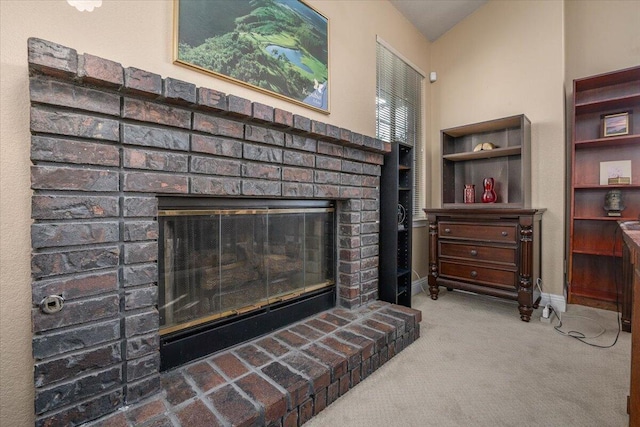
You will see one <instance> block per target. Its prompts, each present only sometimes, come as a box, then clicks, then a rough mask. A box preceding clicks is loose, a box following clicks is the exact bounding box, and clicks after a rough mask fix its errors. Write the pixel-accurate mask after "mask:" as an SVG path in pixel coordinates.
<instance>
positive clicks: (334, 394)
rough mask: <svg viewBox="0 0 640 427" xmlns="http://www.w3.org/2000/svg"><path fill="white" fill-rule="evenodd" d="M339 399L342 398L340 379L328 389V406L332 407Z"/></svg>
mask: <svg viewBox="0 0 640 427" xmlns="http://www.w3.org/2000/svg"><path fill="white" fill-rule="evenodd" d="M338 397H340V379H337V380H335V381H334V382H332V383H331V384H330V385H329V387H327V405H331V404H332V403H333V402H335V401H336V400H337V399H338Z"/></svg>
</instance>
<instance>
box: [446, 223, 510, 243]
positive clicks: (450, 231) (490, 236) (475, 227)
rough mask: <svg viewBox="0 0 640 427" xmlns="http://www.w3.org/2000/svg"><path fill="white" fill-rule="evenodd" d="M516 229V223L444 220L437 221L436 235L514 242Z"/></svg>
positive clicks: (447, 237)
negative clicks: (473, 222)
mask: <svg viewBox="0 0 640 427" xmlns="http://www.w3.org/2000/svg"><path fill="white" fill-rule="evenodd" d="M517 231H518V227H517V226H516V224H482V223H475V224H471V223H464V222H445V221H443V222H440V223H438V236H439V237H440V238H441V239H449V238H451V239H466V240H481V241H487V242H505V243H516V234H517Z"/></svg>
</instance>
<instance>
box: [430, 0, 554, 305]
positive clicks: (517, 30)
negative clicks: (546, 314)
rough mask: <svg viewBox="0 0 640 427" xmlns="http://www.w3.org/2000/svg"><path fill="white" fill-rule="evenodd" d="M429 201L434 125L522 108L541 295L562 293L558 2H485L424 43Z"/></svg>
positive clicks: (435, 171) (435, 165)
mask: <svg viewBox="0 0 640 427" xmlns="http://www.w3.org/2000/svg"><path fill="white" fill-rule="evenodd" d="M431 55H432V56H431V58H432V67H433V68H434V69H435V71H437V73H438V81H437V82H436V83H434V84H433V85H432V98H431V104H430V105H431V108H430V111H431V121H432V124H433V126H432V128H431V132H430V137H431V141H432V148H433V152H432V161H431V173H432V175H431V176H432V179H433V181H432V187H431V191H432V203H433V206H440V203H441V193H440V185H441V176H442V175H441V164H440V157H439V156H440V145H439V144H438V143H437V141H438V140H439V138H440V135H439V130H440V129H446V128H449V127H454V126H459V125H464V124H469V123H476V122H482V121H486V120H491V119H497V118H500V117H507V116H512V115H517V114H525V115H526V116H527V117H528V118H529V120H531V123H532V126H531V127H532V135H531V145H532V149H531V152H532V162H531V163H532V165H531V175H532V183H531V187H532V207H534V208H546V209H547V211H546V212H545V213H544V215H543V217H542V251H543V254H542V269H543V272H542V280H543V284H544V292H545V293H553V294H560V295H561V294H562V289H563V259H564V245H563V241H564V211H565V200H564V184H565V183H564V167H565V166H564V156H565V154H564V147H565V139H564V96H563V90H564V89H563V83H564V52H563V4H562V2H560V1H544V2H541V1H491V2H489V3H487V4H486V5H485V6H483V7H481V8H480V9H478V10H477V11H476V12H475V13H474V14H472V15H471V16H469V17H468V18H467V19H465V20H464V21H463V22H462V23H460V24H458V25H457V26H456V27H454V28H453V29H452V30H450V31H449V32H447V33H446V34H445V35H444V36H442V37H441V38H440V39H438V40H436V41H435V42H434V43H433V45H432V49H431Z"/></svg>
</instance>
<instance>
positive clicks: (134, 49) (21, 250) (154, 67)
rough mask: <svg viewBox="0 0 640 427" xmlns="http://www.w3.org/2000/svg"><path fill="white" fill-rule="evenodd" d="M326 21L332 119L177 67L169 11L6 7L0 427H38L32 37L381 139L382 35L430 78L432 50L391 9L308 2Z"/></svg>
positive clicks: (130, 5) (168, 5)
mask: <svg viewBox="0 0 640 427" xmlns="http://www.w3.org/2000/svg"><path fill="white" fill-rule="evenodd" d="M308 3H309V4H310V5H312V6H313V7H315V8H316V9H317V10H318V11H319V12H321V13H322V14H323V15H325V16H326V17H327V18H329V25H330V79H331V82H330V85H331V87H330V90H331V95H330V96H331V114H330V115H324V114H322V113H318V112H315V111H312V110H310V109H307V108H304V107H301V106H298V105H295V104H291V103H288V102H286V101H283V100H280V99H277V98H274V97H270V96H268V95H266V94H263V93H260V92H256V91H253V90H250V89H246V88H243V87H240V86H237V85H234V84H231V83H229V82H226V81H223V80H220V79H216V78H214V77H211V76H209V75H205V74H202V73H199V72H196V71H193V70H190V69H187V68H184V67H179V66H176V65H174V64H173V63H172V41H173V34H172V31H173V2H172V1H170V0H154V1H141V0H138V1H134V0H104V1H103V4H102V6H101V7H100V8H98V9H95V10H94V11H93V12H90V13H89V12H79V11H77V10H76V9H74V8H72V7H71V6H69V5H68V4H67V2H66V1H64V0H39V1H23V0H0V43H1V44H0V55H1V58H0V67H1V69H0V97H1V98H0V105H1V107H2V108H1V111H0V123H1V124H2V126H1V128H0V233H1V238H0V267H1V269H0V357H1V358H2V359H1V361H0V425H2V426H11V427H20V426H29V425H33V361H32V356H31V318H30V309H31V284H30V271H31V269H30V248H31V244H30V224H31V220H30V215H31V213H30V197H31V191H30V189H29V187H30V178H29V165H30V161H29V146H30V134H29V94H28V70H27V38H28V37H38V38H42V39H46V40H50V41H53V42H55V43H59V44H62V45H65V46H68V47H71V48H74V49H76V50H77V51H78V52H79V53H90V54H92V55H96V56H99V57H103V58H106V59H110V60H114V61H116V62H120V63H121V64H122V65H123V66H125V67H129V66H132V67H137V68H140V69H143V70H147V71H151V72H154V73H157V74H160V75H161V76H163V77H173V78H177V79H181V80H184V81H188V82H191V83H194V84H195V85H196V86H199V87H208V88H213V89H217V90H220V91H222V92H225V93H228V94H234V95H237V96H241V97H244V98H248V99H250V100H252V101H256V102H261V103H264V104H269V105H272V106H275V107H278V108H281V109H284V110H287V111H291V112H293V113H295V114H300V115H303V116H306V117H309V118H311V119H315V120H319V121H323V122H326V123H330V124H333V125H336V126H340V127H344V128H347V129H350V130H352V131H355V132H358V133H362V134H365V135H370V136H375V90H376V89H375V88H376V77H375V75H376V62H375V55H376V45H375V43H376V35H380V36H381V37H382V38H384V39H385V40H386V41H387V42H388V43H390V44H391V45H392V46H394V47H395V48H396V49H397V50H398V51H400V52H401V53H402V54H403V55H404V56H406V57H407V58H409V59H410V60H411V61H412V62H414V63H415V64H417V65H418V66H419V67H421V68H422V69H424V70H428V69H429V47H430V44H429V42H428V41H427V40H426V39H425V38H424V37H422V35H420V34H419V33H418V32H417V30H415V28H413V27H412V26H411V25H410V24H409V23H408V21H407V20H406V19H405V18H404V17H402V16H401V15H400V14H399V13H398V12H397V11H396V9H395V8H393V7H392V6H391V4H390V3H389V2H386V1H349V2H344V1H340V2H338V1H320V0H315V1H309V2H308Z"/></svg>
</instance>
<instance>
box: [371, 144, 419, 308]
mask: <svg viewBox="0 0 640 427" xmlns="http://www.w3.org/2000/svg"><path fill="white" fill-rule="evenodd" d="M412 218H413V147H412V146H411V145H408V144H404V143H393V144H392V146H391V152H390V153H388V154H387V155H386V156H385V159H384V165H383V166H382V174H381V177H380V271H379V289H378V291H379V295H380V299H381V300H383V301H388V302H391V303H394V304H400V305H404V306H407V307H411V233H412V221H413V219H412Z"/></svg>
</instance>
